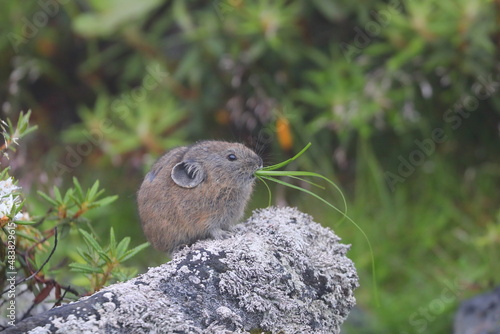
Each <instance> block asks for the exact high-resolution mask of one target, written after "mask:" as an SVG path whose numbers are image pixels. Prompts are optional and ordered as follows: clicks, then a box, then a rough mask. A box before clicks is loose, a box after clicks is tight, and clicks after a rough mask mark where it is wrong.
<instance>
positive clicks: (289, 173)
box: [255, 170, 347, 223]
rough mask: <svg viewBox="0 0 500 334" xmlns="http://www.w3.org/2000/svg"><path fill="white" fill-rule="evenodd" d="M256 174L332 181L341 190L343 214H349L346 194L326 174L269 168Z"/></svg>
mask: <svg viewBox="0 0 500 334" xmlns="http://www.w3.org/2000/svg"><path fill="white" fill-rule="evenodd" d="M255 174H256V175H257V176H262V177H264V176H268V177H273V176H292V177H293V176H312V177H319V178H321V179H323V180H325V181H326V182H328V183H330V184H331V185H332V186H333V187H334V188H335V189H336V190H337V191H338V192H339V194H340V196H341V197H342V202H343V204H344V212H343V214H345V215H347V201H346V199H345V196H344V194H343V193H342V191H341V190H340V188H339V187H338V186H337V185H336V184H335V183H334V182H333V181H331V180H330V179H329V178H327V177H325V176H323V175H321V174H318V173H314V172H304V171H267V170H258V171H256V172H255ZM301 189H302V188H301ZM339 212H340V210H339ZM341 222H342V221H341ZM341 222H340V223H341Z"/></svg>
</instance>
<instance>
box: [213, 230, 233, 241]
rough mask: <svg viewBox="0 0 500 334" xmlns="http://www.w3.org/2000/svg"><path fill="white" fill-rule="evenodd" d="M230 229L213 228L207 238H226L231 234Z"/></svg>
mask: <svg viewBox="0 0 500 334" xmlns="http://www.w3.org/2000/svg"><path fill="white" fill-rule="evenodd" d="M233 233H234V232H233V231H231V230H222V229H214V230H212V231H210V233H209V238H211V239H227V238H229V237H231V236H232V235H233Z"/></svg>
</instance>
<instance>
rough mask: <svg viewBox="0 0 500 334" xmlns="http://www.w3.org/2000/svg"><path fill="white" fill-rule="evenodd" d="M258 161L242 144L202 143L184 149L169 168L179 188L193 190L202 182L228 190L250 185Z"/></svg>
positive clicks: (259, 165)
mask: <svg viewBox="0 0 500 334" xmlns="http://www.w3.org/2000/svg"><path fill="white" fill-rule="evenodd" d="M260 168H262V159H261V158H260V157H259V156H258V155H257V154H256V153H255V152H254V151H252V150H251V149H249V148H248V147H246V146H245V145H243V144H239V143H229V142H223V141H202V142H199V143H196V144H194V145H192V146H190V147H189V148H188V150H187V151H186V152H185V154H184V156H183V157H182V159H181V161H180V162H178V163H177V164H175V166H174V167H173V168H172V172H171V177H172V180H173V181H174V182H175V183H176V184H177V185H178V186H180V187H183V188H194V187H197V186H198V185H200V184H201V183H203V182H206V183H208V184H210V185H212V186H214V187H215V186H223V187H228V188H239V187H246V186H249V185H251V184H253V182H254V180H255V176H254V173H255V171H257V170H258V169H260Z"/></svg>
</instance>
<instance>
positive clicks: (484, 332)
mask: <svg viewBox="0 0 500 334" xmlns="http://www.w3.org/2000/svg"><path fill="white" fill-rule="evenodd" d="M453 333H454V334H500V287H497V288H496V289H495V290H494V291H491V292H488V293H485V294H482V295H479V296H476V297H474V298H471V299H469V300H466V301H464V302H463V303H462V304H461V305H460V308H459V309H458V312H457V314H456V315H455V324H454V332H453Z"/></svg>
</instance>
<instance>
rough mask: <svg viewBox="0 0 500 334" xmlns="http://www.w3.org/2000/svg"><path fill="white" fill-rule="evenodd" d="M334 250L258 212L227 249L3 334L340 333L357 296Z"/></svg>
mask: <svg viewBox="0 0 500 334" xmlns="http://www.w3.org/2000/svg"><path fill="white" fill-rule="evenodd" d="M339 241H340V238H339V237H337V236H336V235H335V234H334V233H333V232H332V231H331V230H330V229H327V228H324V227H321V226H320V225H319V224H317V223H315V222H313V221H312V219H311V217H310V216H308V215H306V214H304V213H301V212H299V211H297V210H296V209H293V208H268V209H265V210H260V211H256V212H254V214H253V216H252V217H251V218H250V219H249V220H248V221H247V222H246V223H244V224H240V225H238V226H237V227H236V228H235V232H234V234H233V235H232V236H231V237H230V238H228V239H224V240H202V241H198V242H196V243H195V244H193V245H191V246H189V247H185V248H184V249H182V250H180V251H179V252H177V253H175V254H174V256H173V259H172V261H170V262H168V263H166V264H164V265H161V266H159V267H156V268H150V269H149V271H148V272H146V273H145V274H142V275H139V276H138V277H136V278H134V279H131V280H129V281H127V282H123V283H118V284H114V285H111V286H109V287H107V288H104V289H102V290H101V291H99V292H97V293H95V294H94V295H92V296H90V297H86V298H82V299H80V300H79V301H77V302H75V303H71V304H67V305H64V306H61V307H58V308H55V309H53V310H50V311H48V312H45V313H43V314H39V315H36V316H33V317H31V318H29V319H26V320H24V321H22V322H20V323H19V324H17V326H15V327H11V328H8V329H7V330H6V331H5V333H32V334H34V333H37V334H38V333H79V334H81V333H248V332H250V331H251V330H252V332H253V333H257V332H259V331H260V332H272V333H287V334H291V333H328V334H331V333H339V331H340V329H339V328H340V325H341V324H342V322H343V321H344V320H345V318H346V317H347V315H348V313H349V311H350V310H351V308H352V307H353V306H354V304H355V298H354V296H353V292H354V289H355V288H356V287H358V277H357V274H356V270H355V268H354V264H353V263H352V261H351V260H349V259H348V258H347V257H346V252H347V251H348V249H349V246H347V245H344V244H341V243H339Z"/></svg>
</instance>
